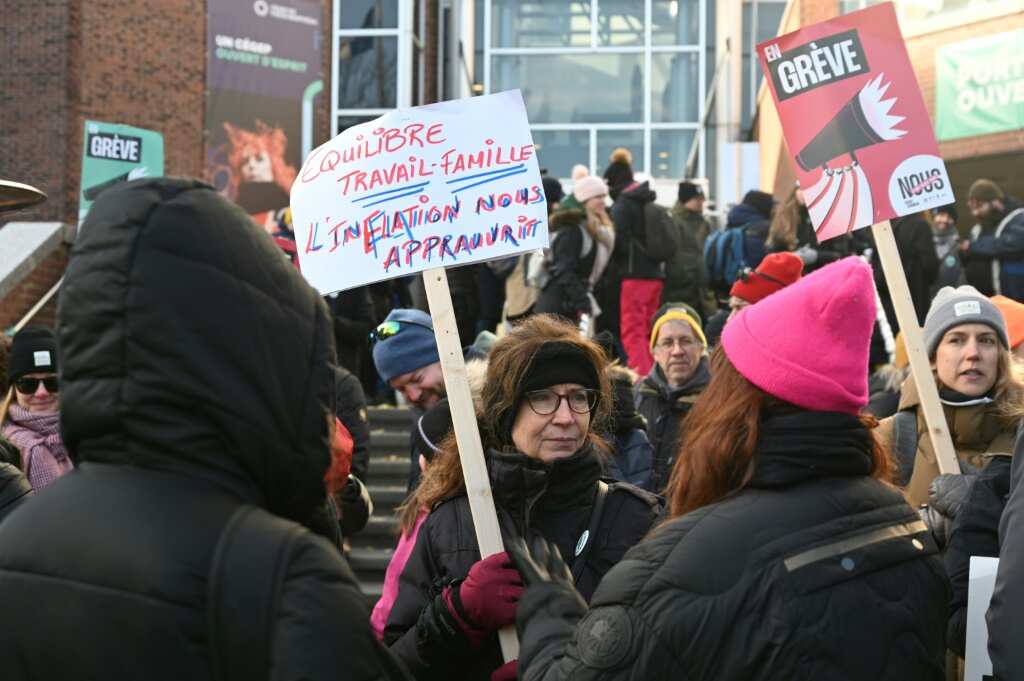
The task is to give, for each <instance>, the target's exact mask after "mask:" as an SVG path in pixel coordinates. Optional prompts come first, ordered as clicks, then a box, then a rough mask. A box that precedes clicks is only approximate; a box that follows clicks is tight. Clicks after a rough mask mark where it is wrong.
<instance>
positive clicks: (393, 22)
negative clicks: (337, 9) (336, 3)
mask: <svg viewBox="0 0 1024 681" xmlns="http://www.w3.org/2000/svg"><path fill="white" fill-rule="evenodd" d="M339 21H340V22H341V23H340V26H341V28H343V29H345V28H398V0H341V17H340V18H339Z"/></svg>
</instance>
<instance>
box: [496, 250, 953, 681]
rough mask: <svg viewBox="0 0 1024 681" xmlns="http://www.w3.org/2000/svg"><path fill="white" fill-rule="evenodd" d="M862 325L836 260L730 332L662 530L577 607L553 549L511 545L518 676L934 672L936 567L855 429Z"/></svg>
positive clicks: (934, 676) (742, 317) (861, 399)
mask: <svg viewBox="0 0 1024 681" xmlns="http://www.w3.org/2000/svg"><path fill="white" fill-rule="evenodd" d="M874 313H875V302H874V293H873V291H872V283H871V270H870V268H869V267H868V266H867V265H866V264H865V263H863V262H862V261H860V260H859V259H854V258H848V259H845V260H841V261H839V262H837V263H834V264H832V265H829V266H826V267H823V268H822V269H820V270H818V271H817V272H814V273H812V274H810V275H809V276H807V277H805V278H804V279H802V280H801V281H799V282H797V283H796V284H794V285H793V286H790V287H787V288H786V289H785V290H783V291H780V292H779V293H778V294H776V295H773V296H771V297H770V298H768V299H766V300H764V301H761V302H760V303H758V304H757V305H753V306H751V307H749V308H747V309H745V310H743V311H741V312H740V313H739V314H738V315H737V316H736V317H735V318H734V319H733V320H731V321H730V322H729V324H728V325H727V326H726V329H725V334H724V335H723V337H722V346H721V347H720V348H719V349H717V350H715V353H714V355H713V356H712V359H711V364H712V379H711V383H710V384H709V385H708V388H707V390H706V391H705V393H704V395H703V396H702V398H701V399H700V400H699V401H698V403H697V405H696V406H695V407H694V409H693V412H692V413H691V417H690V422H689V426H690V427H689V429H688V431H687V434H686V438H685V442H684V444H683V451H685V453H686V455H685V456H683V457H681V458H680V459H679V462H678V463H677V464H676V468H675V470H674V471H673V475H672V483H671V485H670V487H669V491H668V494H669V497H668V499H669V503H670V519H669V520H667V521H666V522H665V523H664V524H662V525H661V526H660V527H658V528H657V529H656V530H655V531H654V532H653V533H652V534H651V535H650V536H649V537H647V538H646V539H645V540H644V541H643V542H641V543H640V544H639V545H638V546H636V547H634V548H633V549H631V550H630V551H629V552H628V553H627V554H626V556H625V558H623V559H622V561H621V562H620V563H619V564H618V565H616V566H615V567H613V568H612V569H611V570H610V571H609V572H608V574H607V575H605V577H604V579H603V580H602V581H601V584H600V585H599V586H598V589H597V592H596V593H595V594H594V596H593V598H592V599H591V601H590V605H589V607H588V606H587V604H586V603H585V602H584V601H583V600H582V599H580V597H579V596H578V595H577V594H576V593H575V592H574V590H573V588H572V585H571V583H570V582H569V581H568V580H566V579H565V571H566V569H565V566H564V565H563V564H562V563H561V560H560V559H556V558H555V557H554V556H555V555H557V554H556V551H555V550H554V549H547V548H546V547H545V546H544V545H543V544H542V543H541V542H539V541H537V540H534V541H533V542H532V543H531V546H533V547H534V549H533V551H532V555H531V552H530V551H529V550H528V549H527V547H526V545H524V544H522V543H518V542H517V543H514V544H512V546H510V553H512V555H513V559H514V561H515V564H516V566H517V568H518V570H519V572H520V573H521V574H522V576H523V581H524V582H525V584H526V589H525V591H524V593H523V595H522V597H521V598H520V602H519V610H518V613H517V616H516V625H517V628H518V631H519V638H520V656H519V671H520V678H521V679H523V680H524V681H541V680H543V681H556V680H560V679H598V678H600V679H648V680H652V681H653V680H654V679H701V680H702V681H715V680H716V679H723V680H725V679H728V680H730V681H735V680H737V679H744V680H749V681H755V680H760V679H765V680H767V679H772V680H775V679H787V680H792V681H801V680H807V681H810V680H812V679H813V680H815V681H817V680H819V679H873V680H875V681H905V680H906V679H915V680H919V681H940V680H941V679H942V678H943V651H944V648H945V642H944V633H945V631H944V625H945V617H946V607H947V603H948V587H947V584H946V577H945V575H944V574H943V568H942V563H941V561H940V560H939V558H938V556H937V555H936V554H937V549H936V547H935V544H934V542H933V541H932V539H931V537H930V536H929V534H928V532H927V528H925V526H924V524H923V523H922V522H921V521H920V520H919V519H918V517H917V514H916V513H915V512H914V510H913V509H911V508H910V507H909V506H908V505H907V504H906V502H905V501H904V500H903V497H902V496H901V495H900V494H899V492H897V491H896V490H893V489H892V488H891V487H890V486H889V485H887V484H886V483H885V482H884V480H885V479H886V477H887V476H888V473H889V470H888V458H887V457H886V455H885V453H884V451H883V450H882V449H881V448H880V447H879V446H878V444H877V442H876V441H875V438H874V436H873V434H872V430H871V425H872V424H873V423H874V421H873V420H872V419H870V418H861V417H859V416H858V413H859V411H860V409H861V408H862V407H863V406H864V404H865V402H866V401H867V358H868V344H869V340H870V336H871V326H872V322H873V320H874ZM808 347H813V348H815V350H816V351H815V352H808V351H807V348H808Z"/></svg>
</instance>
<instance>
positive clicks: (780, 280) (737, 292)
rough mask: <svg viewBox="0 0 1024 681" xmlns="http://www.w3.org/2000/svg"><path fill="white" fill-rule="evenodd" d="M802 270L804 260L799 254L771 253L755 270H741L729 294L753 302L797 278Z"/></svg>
mask: <svg viewBox="0 0 1024 681" xmlns="http://www.w3.org/2000/svg"><path fill="white" fill-rule="evenodd" d="M803 270H804V261H803V260H801V259H800V256H798V255H796V254H794V253H789V252H783V253H771V254H769V255H766V256H765V257H764V260H762V261H761V264H760V265H758V266H757V269H756V270H753V271H750V272H742V271H741V272H740V273H739V276H737V277H736V283H734V284H733V285H732V288H731V289H730V290H729V295H730V296H736V297H737V298H742V299H743V300H745V301H747V302H748V303H750V304H754V303H756V302H757V301H759V300H761V299H762V298H766V297H768V296H770V295H771V294H773V293H775V292H776V291H781V290H782V289H784V288H785V287H787V286H789V285H790V284H792V283H793V282H795V281H797V280H799V279H800V275H801V274H802V273H803Z"/></svg>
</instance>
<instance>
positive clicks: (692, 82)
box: [651, 52, 701, 123]
mask: <svg viewBox="0 0 1024 681" xmlns="http://www.w3.org/2000/svg"><path fill="white" fill-rule="evenodd" d="M699 67H700V59H699V54H698V53H697V52H668V53H665V52H662V53H655V54H653V55H651V120H652V121H654V122H656V123H689V122H696V121H697V118H698V117H699V115H700V113H699V112H700V105H701V93H700V75H699V71H698V69H699Z"/></svg>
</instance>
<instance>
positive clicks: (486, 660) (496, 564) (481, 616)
mask: <svg viewBox="0 0 1024 681" xmlns="http://www.w3.org/2000/svg"><path fill="white" fill-rule="evenodd" d="M606 363H607V359H606V357H605V355H604V353H603V351H602V350H601V349H600V347H599V346H598V345H597V344H596V343H594V342H593V341H590V340H587V339H585V338H583V337H581V336H580V333H579V331H578V330H577V329H576V328H575V327H574V326H572V325H571V324H569V323H568V322H565V321H564V320H560V319H558V318H557V317H554V316H553V315H535V316H533V317H530V318H528V319H526V320H524V321H523V322H522V323H520V324H519V325H517V326H516V327H514V328H513V329H512V331H511V332H510V333H509V334H508V335H507V336H505V337H504V338H502V339H501V340H499V341H498V342H497V343H495V345H494V348H493V349H492V350H491V355H490V364H489V367H488V370H487V382H486V384H485V386H484V389H483V400H482V401H483V410H482V414H483V416H482V417H481V418H480V435H481V438H482V440H483V445H484V452H485V458H486V461H487V468H488V472H489V475H490V481H491V491H492V493H493V495H494V502H495V506H496V507H497V511H498V518H499V522H500V525H501V527H502V534H503V538H504V540H505V542H506V544H507V543H508V542H509V541H510V540H511V538H513V537H516V536H524V537H537V536H539V537H544V538H545V539H546V540H548V541H550V542H552V543H553V544H555V545H556V546H558V547H559V548H560V550H561V551H562V552H563V553H564V555H565V556H566V557H567V560H568V561H569V564H570V565H571V569H572V573H573V580H574V583H575V585H576V588H577V589H578V590H579V592H580V593H581V594H582V595H583V596H584V598H589V596H590V594H592V593H593V592H594V589H595V588H596V587H597V584H598V582H600V580H601V577H602V576H603V575H604V573H605V572H607V571H608V569H609V568H611V567H612V566H613V565H614V564H615V563H616V562H618V561H619V559H620V558H621V557H622V555H623V554H624V553H625V551H626V550H627V549H628V548H629V547H630V546H632V545H634V544H636V543H637V542H638V541H639V540H640V539H641V538H642V537H643V536H644V534H646V532H647V531H648V529H650V527H651V525H652V523H653V521H654V519H655V518H656V517H657V515H658V513H659V511H660V503H659V501H658V498H657V497H655V496H653V495H651V494H649V493H647V492H644V491H642V490H639V489H638V488H636V487H633V486H632V485H629V484H627V483H612V484H606V483H604V482H602V481H601V480H600V477H601V469H602V462H603V459H604V458H605V457H606V456H608V451H607V445H606V444H605V443H604V441H602V440H601V438H600V437H599V436H598V435H597V433H600V432H606V431H607V428H605V427H604V423H605V422H606V421H607V419H608V414H609V409H610V408H611V404H612V400H611V394H610V387H609V383H608V378H607V376H606V374H605V372H604V367H605V365H606ZM441 449H442V450H443V452H444V453H443V454H442V455H440V456H439V457H438V458H437V460H436V461H435V463H434V464H433V465H432V466H431V467H430V468H429V469H428V470H427V472H426V474H425V475H424V477H423V479H422V481H421V482H420V490H421V493H420V499H421V500H422V501H423V503H424V505H426V506H427V507H429V508H430V509H431V512H430V515H428V516H427V519H426V521H424V523H423V526H422V529H421V530H420V533H419V537H418V539H417V542H416V547H415V548H414V549H413V552H412V555H411V556H410V557H409V561H408V563H407V564H406V567H405V570H404V571H403V573H402V576H401V578H400V585H399V592H398V598H397V599H396V601H395V604H394V607H393V609H392V611H391V614H390V617H389V619H388V623H387V626H386V628H385V631H384V639H385V642H386V643H388V644H389V645H390V646H391V651H392V652H393V653H395V654H396V655H397V656H398V657H400V658H401V659H402V661H403V662H404V663H405V665H406V667H407V668H408V669H409V670H410V672H412V674H413V676H414V677H415V678H416V679H419V680H420V681H422V680H424V679H451V678H459V679H489V678H491V674H492V672H495V670H497V669H498V668H499V667H502V671H500V672H498V674H497V675H496V676H495V677H494V678H514V675H515V669H514V667H515V665H507V666H504V667H503V666H502V659H501V653H500V649H499V647H498V641H497V636H496V632H497V630H498V629H500V628H501V627H503V626H507V625H510V624H512V623H513V621H514V618H515V612H516V602H517V601H518V597H519V594H520V592H521V591H522V583H521V581H520V577H519V574H518V573H517V572H516V571H515V570H514V569H513V568H512V567H511V565H510V563H509V558H508V556H507V555H506V554H504V553H500V554H496V555H494V556H490V557H488V558H485V559H483V560H481V559H480V552H479V549H478V547H477V543H476V536H475V534H474V531H473V521H472V516H471V514H470V508H469V501H468V499H467V497H466V492H465V488H464V482H463V478H462V468H461V465H460V463H459V457H458V453H457V447H456V443H455V440H454V437H452V436H449V437H448V438H447V439H446V440H445V441H444V443H443V444H442V446H441Z"/></svg>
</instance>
